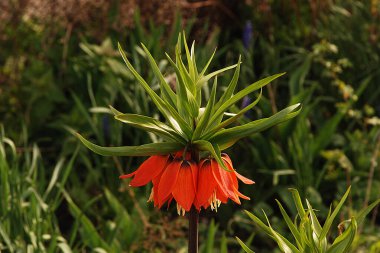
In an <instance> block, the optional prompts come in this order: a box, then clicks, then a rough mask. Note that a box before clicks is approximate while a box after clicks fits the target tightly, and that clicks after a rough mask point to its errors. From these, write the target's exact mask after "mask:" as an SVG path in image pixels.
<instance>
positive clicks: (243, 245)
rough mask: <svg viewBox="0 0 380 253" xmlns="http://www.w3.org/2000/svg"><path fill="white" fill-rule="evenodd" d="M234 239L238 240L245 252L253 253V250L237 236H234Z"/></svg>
mask: <svg viewBox="0 0 380 253" xmlns="http://www.w3.org/2000/svg"><path fill="white" fill-rule="evenodd" d="M235 238H236V240H237V241H238V243H239V244H240V246H241V247H242V248H243V250H244V251H245V252H247V253H255V252H254V251H253V250H251V249H250V248H248V246H247V245H245V243H244V242H243V241H242V240H240V239H239V237H237V236H235Z"/></svg>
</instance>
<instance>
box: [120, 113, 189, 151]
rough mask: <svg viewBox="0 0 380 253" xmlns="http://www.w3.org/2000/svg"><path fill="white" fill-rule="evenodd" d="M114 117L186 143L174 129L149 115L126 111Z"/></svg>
mask: <svg viewBox="0 0 380 253" xmlns="http://www.w3.org/2000/svg"><path fill="white" fill-rule="evenodd" d="M115 119H117V120H119V121H121V122H123V123H127V124H129V125H132V126H134V127H137V128H141V129H144V130H146V131H148V132H152V133H155V134H157V135H159V136H162V137H164V138H166V139H170V140H172V141H178V142H181V143H183V144H186V140H185V139H184V138H183V137H182V136H180V135H179V134H178V133H177V132H176V131H174V129H173V128H171V127H170V126H168V125H166V124H164V123H162V122H161V121H158V120H156V119H153V118H151V117H147V116H143V115H139V114H129V113H126V114H119V115H117V116H115Z"/></svg>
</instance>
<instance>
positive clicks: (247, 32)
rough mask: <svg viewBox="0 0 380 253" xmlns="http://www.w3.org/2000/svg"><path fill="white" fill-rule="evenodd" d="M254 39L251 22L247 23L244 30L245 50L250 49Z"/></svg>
mask: <svg viewBox="0 0 380 253" xmlns="http://www.w3.org/2000/svg"><path fill="white" fill-rule="evenodd" d="M252 39H253V26H252V22H251V21H249V20H248V21H246V22H245V25H244V30H243V45H244V48H245V49H248V48H249V46H250V45H251V43H252Z"/></svg>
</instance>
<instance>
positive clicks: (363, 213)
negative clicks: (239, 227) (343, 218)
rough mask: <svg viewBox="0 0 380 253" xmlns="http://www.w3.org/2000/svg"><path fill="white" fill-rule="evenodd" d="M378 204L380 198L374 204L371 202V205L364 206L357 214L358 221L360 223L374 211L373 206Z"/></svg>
mask: <svg viewBox="0 0 380 253" xmlns="http://www.w3.org/2000/svg"><path fill="white" fill-rule="evenodd" d="M378 204H380V199H378V200H376V201H374V202H373V203H372V204H370V205H369V206H367V207H366V208H363V209H361V210H360V211H359V213H358V214H357V216H356V220H357V223H358V224H359V225H360V224H361V223H362V222H363V221H364V219H365V217H366V216H367V215H368V214H369V213H370V212H371V211H372V209H373V208H375V206H377V205H378Z"/></svg>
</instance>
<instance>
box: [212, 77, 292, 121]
mask: <svg viewBox="0 0 380 253" xmlns="http://www.w3.org/2000/svg"><path fill="white" fill-rule="evenodd" d="M284 74H285V73H280V74H276V75H273V76H269V77H266V78H264V79H261V80H259V81H257V82H255V83H253V84H251V85H249V86H248V87H247V88H245V89H243V90H241V91H239V92H238V93H236V94H235V95H233V96H232V97H231V98H229V99H227V100H226V101H225V102H224V103H222V104H221V105H220V107H219V109H218V110H217V111H216V112H215V114H214V115H213V117H212V119H211V121H214V120H216V119H218V117H219V116H220V115H222V114H223V113H224V112H225V111H226V110H227V109H228V108H229V107H230V106H232V105H233V104H235V103H236V102H237V101H239V100H240V99H242V98H244V97H245V96H247V95H248V94H250V93H252V92H254V91H256V90H258V89H260V88H262V87H263V86H265V85H267V84H268V83H270V82H272V81H273V80H275V79H276V78H278V77H280V76H282V75H284Z"/></svg>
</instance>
